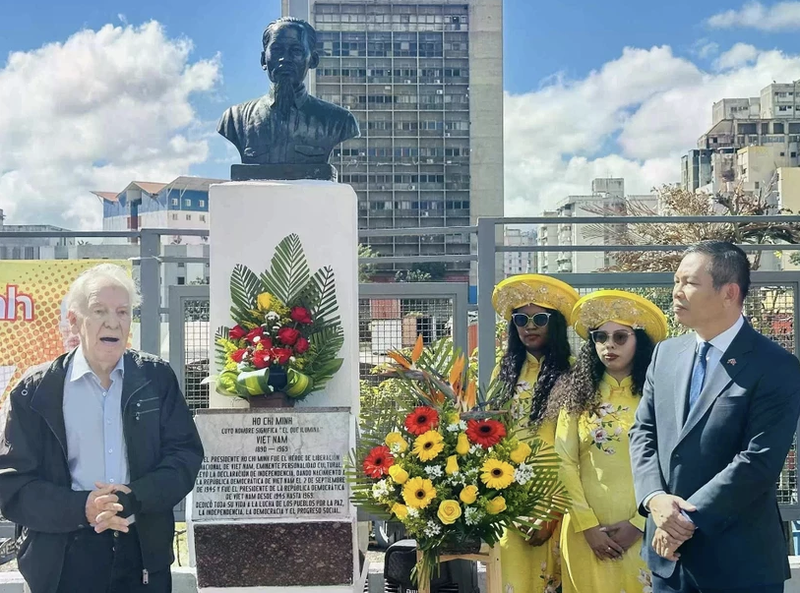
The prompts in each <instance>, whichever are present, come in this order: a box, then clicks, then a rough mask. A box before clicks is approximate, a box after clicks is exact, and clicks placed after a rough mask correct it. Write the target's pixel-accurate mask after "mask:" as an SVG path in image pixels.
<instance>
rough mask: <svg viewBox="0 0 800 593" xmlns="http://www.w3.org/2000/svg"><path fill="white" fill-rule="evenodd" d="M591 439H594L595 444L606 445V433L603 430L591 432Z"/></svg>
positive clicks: (598, 429) (597, 429)
mask: <svg viewBox="0 0 800 593" xmlns="http://www.w3.org/2000/svg"><path fill="white" fill-rule="evenodd" d="M592 437H593V438H594V442H595V443H607V442H608V431H607V430H606V429H605V428H596V429H595V430H594V431H593V434H592Z"/></svg>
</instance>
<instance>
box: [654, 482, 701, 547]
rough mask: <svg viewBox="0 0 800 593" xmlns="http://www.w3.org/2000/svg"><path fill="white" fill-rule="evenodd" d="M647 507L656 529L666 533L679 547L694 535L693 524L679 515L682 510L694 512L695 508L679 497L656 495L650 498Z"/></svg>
mask: <svg viewBox="0 0 800 593" xmlns="http://www.w3.org/2000/svg"><path fill="white" fill-rule="evenodd" d="M648 507H649V508H650V515H651V516H652V517H653V521H655V524H656V527H658V528H660V529H662V530H664V531H666V532H667V533H668V534H669V536H670V537H671V538H672V539H674V540H676V541H677V542H678V544H679V545H680V544H682V543H683V542H685V541H686V540H688V539H689V538H691V537H692V536H693V535H694V530H695V525H694V523H692V522H691V521H690V520H689V519H687V518H686V517H684V516H683V514H682V513H681V511H682V510H683V511H687V512H692V511H696V510H697V508H696V507H695V506H694V505H693V504H690V503H688V502H686V501H685V500H683V499H682V498H681V497H679V496H673V495H671V494H658V495H656V496H654V497H653V498H652V500H651V501H650V504H649V505H648Z"/></svg>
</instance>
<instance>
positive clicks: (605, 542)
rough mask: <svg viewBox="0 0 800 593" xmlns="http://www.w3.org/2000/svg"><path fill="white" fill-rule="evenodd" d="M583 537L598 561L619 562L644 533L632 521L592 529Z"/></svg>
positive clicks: (586, 531) (585, 532) (584, 533)
mask: <svg viewBox="0 0 800 593" xmlns="http://www.w3.org/2000/svg"><path fill="white" fill-rule="evenodd" d="M583 536H584V537H585V538H586V543H588V544H589V547H590V548H591V549H592V552H594V555H595V556H597V558H598V560H618V559H620V558H622V555H623V554H624V553H625V552H626V551H627V550H628V548H630V547H631V546H632V545H633V544H635V543H636V542H637V541H639V538H641V537H642V532H641V531H639V529H638V528H637V527H635V526H634V525H633V524H632V523H631V522H630V521H620V522H619V523H614V524H613V525H607V526H605V527H601V526H600V525H596V526H595V527H591V528H589V529H587V530H585V531H584V532H583Z"/></svg>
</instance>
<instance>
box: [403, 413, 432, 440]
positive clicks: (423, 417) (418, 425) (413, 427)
mask: <svg viewBox="0 0 800 593" xmlns="http://www.w3.org/2000/svg"><path fill="white" fill-rule="evenodd" d="M438 423H439V414H438V413H437V412H436V410H434V409H433V408H429V407H428V406H419V407H418V408H416V409H414V411H413V412H411V413H410V414H409V415H408V416H407V417H406V429H407V430H408V432H410V433H411V434H414V435H417V436H419V435H421V434H423V433H426V432H428V431H429V430H433V429H434V428H436V425H437V424H438Z"/></svg>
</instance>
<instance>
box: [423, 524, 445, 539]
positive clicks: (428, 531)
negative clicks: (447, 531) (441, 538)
mask: <svg viewBox="0 0 800 593" xmlns="http://www.w3.org/2000/svg"><path fill="white" fill-rule="evenodd" d="M441 532H442V527H441V525H439V524H438V523H437V522H436V521H428V524H427V526H426V527H425V535H426V536H427V537H434V536H436V535H439V534H440V533H441Z"/></svg>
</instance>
